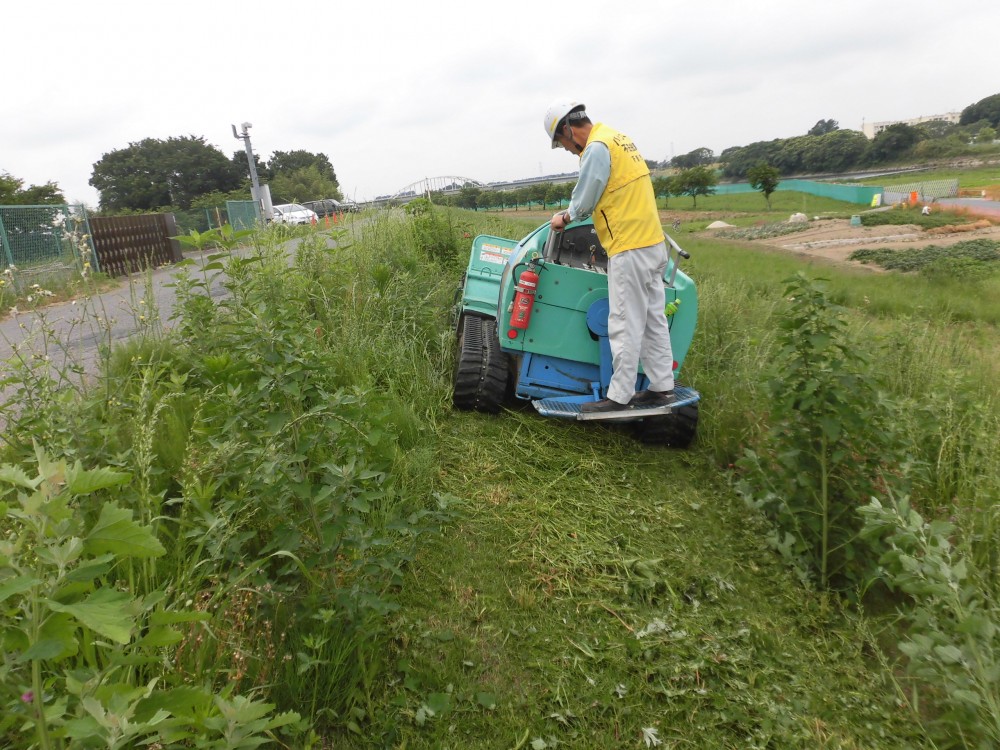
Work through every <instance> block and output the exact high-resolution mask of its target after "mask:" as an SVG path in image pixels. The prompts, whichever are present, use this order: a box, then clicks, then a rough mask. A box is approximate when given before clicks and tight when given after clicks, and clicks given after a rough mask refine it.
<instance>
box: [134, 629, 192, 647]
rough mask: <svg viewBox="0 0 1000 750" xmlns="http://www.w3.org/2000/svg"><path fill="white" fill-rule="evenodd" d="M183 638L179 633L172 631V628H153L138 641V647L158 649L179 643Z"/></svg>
mask: <svg viewBox="0 0 1000 750" xmlns="http://www.w3.org/2000/svg"><path fill="white" fill-rule="evenodd" d="M183 637H184V636H183V635H181V633H180V631H178V630H174V629H173V628H167V627H162V626H160V627H155V628H150V629H149V632H148V633H146V635H145V636H143V637H142V638H141V639H139V645H140V646H149V647H150V648H160V647H161V646H172V645H174V644H175V643H178V642H180V640H181V639H182V638H183Z"/></svg>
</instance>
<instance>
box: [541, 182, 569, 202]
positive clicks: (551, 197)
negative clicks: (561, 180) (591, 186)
mask: <svg viewBox="0 0 1000 750" xmlns="http://www.w3.org/2000/svg"><path fill="white" fill-rule="evenodd" d="M565 195H566V191H565V190H563V186H562V185H556V184H555V183H554V182H550V183H549V184H548V185H546V186H545V203H552V204H557V203H559V202H560V201H562V200H563V198H564V196H565Z"/></svg>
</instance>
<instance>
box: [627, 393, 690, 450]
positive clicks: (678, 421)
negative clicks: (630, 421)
mask: <svg viewBox="0 0 1000 750" xmlns="http://www.w3.org/2000/svg"><path fill="white" fill-rule="evenodd" d="M634 430H635V437H636V438H637V439H639V440H640V441H642V442H643V443H648V444H650V445H666V446H669V447H670V448H688V447H689V446H690V445H691V443H693V442H694V437H695V434H696V433H697V432H698V404H697V402H696V403H693V404H691V405H689V406H682V407H680V408H679V409H678V410H677V411H675V412H674V413H673V414H668V415H666V416H662V417H647V418H646V419H643V420H642V421H641V422H638V423H637V424H636V425H635V427H634Z"/></svg>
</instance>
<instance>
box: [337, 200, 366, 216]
mask: <svg viewBox="0 0 1000 750" xmlns="http://www.w3.org/2000/svg"><path fill="white" fill-rule="evenodd" d="M340 210H341V211H350V212H351V213H354V214H356V213H358V212H359V211H361V206H359V205H358V204H357V203H355V202H354V201H341V202H340Z"/></svg>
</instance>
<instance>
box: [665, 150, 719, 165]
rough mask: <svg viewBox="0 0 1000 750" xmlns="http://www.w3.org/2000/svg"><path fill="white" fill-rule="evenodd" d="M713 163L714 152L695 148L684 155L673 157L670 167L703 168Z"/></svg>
mask: <svg viewBox="0 0 1000 750" xmlns="http://www.w3.org/2000/svg"><path fill="white" fill-rule="evenodd" d="M713 163H715V152H714V151H712V149H710V148H705V147H704V146H702V147H701V148H696V149H695V150H694V151H689V152H688V153H686V154H681V155H680V156H675V157H674V158H673V159H671V160H670V166H672V167H674V168H676V169H690V168H691V167H704V166H707V165H709V164H713Z"/></svg>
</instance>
